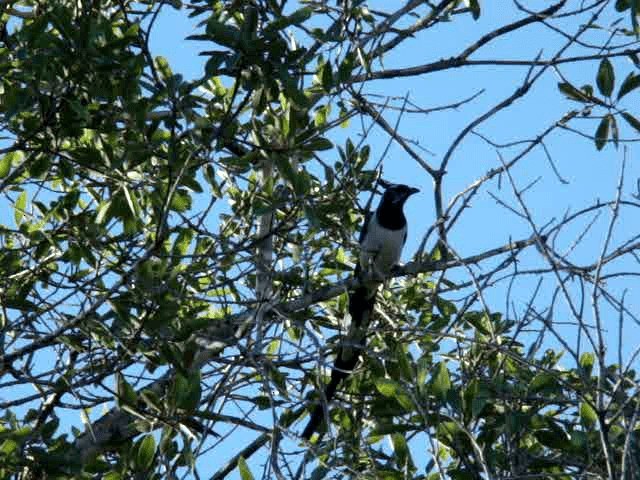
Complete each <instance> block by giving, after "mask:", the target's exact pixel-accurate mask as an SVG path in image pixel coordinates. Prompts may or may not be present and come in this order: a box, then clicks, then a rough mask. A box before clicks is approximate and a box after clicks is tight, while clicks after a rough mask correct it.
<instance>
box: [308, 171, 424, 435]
mask: <svg viewBox="0 0 640 480" xmlns="http://www.w3.org/2000/svg"><path fill="white" fill-rule="evenodd" d="M381 185H383V187H385V191H384V193H383V194H382V199H381V200H380V203H379V204H378V207H377V208H376V210H375V212H373V213H372V214H371V213H369V214H367V215H365V220H364V222H363V225H362V228H361V229H360V237H359V244H360V255H359V259H358V260H359V261H358V264H357V265H356V268H355V271H354V276H355V277H356V278H357V279H358V280H359V284H358V286H357V287H355V288H354V289H352V290H351V291H349V315H350V316H351V324H350V329H349V334H348V335H347V341H344V342H343V343H342V345H341V346H340V347H339V348H338V352H337V355H336V360H335V363H334V366H333V369H332V370H331V378H330V380H329V383H328V384H327V386H326V387H325V390H324V398H325V399H326V402H327V403H328V402H330V401H331V399H332V398H333V396H334V394H335V392H336V390H337V388H338V385H339V384H340V382H342V380H344V379H345V378H347V377H348V376H349V374H350V373H351V371H352V370H353V369H354V368H355V366H356V364H357V363H358V360H359V359H360V354H361V352H362V349H363V348H364V345H365V338H366V328H367V326H368V325H369V323H370V320H371V316H372V314H373V307H374V305H375V297H376V292H377V290H378V287H379V286H380V285H381V284H382V283H383V282H384V280H385V279H386V278H387V277H388V276H389V275H390V274H391V272H392V270H393V268H394V267H396V266H397V265H398V262H399V261H400V257H401V255H402V249H403V248H404V244H405V243H406V241H407V231H408V227H407V219H406V217H405V215H404V204H405V202H406V201H407V199H408V198H409V197H410V196H411V195H413V194H415V193H418V192H419V191H420V190H419V189H417V188H414V187H409V186H407V185H403V184H392V183H387V182H381ZM323 417H324V410H323V407H322V405H316V406H315V407H314V409H313V411H312V412H311V417H310V418H309V422H308V423H307V425H306V427H305V428H304V430H303V432H302V438H304V439H306V440H309V439H310V438H311V436H312V435H313V433H314V432H315V431H316V429H317V428H318V426H319V425H320V424H321V423H322V419H323Z"/></svg>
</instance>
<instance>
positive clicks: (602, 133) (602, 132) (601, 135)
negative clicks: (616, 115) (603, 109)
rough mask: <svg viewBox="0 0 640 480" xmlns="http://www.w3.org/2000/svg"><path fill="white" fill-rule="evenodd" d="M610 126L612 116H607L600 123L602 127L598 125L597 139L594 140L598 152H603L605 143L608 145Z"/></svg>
mask: <svg viewBox="0 0 640 480" xmlns="http://www.w3.org/2000/svg"><path fill="white" fill-rule="evenodd" d="M610 124H611V114H607V115H606V116H605V117H604V118H603V119H602V121H601V122H600V125H598V128H597V130H596V135H595V139H594V140H595V142H596V148H597V149H598V150H602V149H603V147H604V145H605V143H607V139H608V138H609V126H610Z"/></svg>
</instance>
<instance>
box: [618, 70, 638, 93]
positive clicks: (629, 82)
mask: <svg viewBox="0 0 640 480" xmlns="http://www.w3.org/2000/svg"><path fill="white" fill-rule="evenodd" d="M638 87H640V75H636V74H635V73H633V72H631V73H630V74H629V75H627V78H625V79H624V82H622V85H620V90H618V100H620V99H621V98H622V97H624V96H625V95H626V94H627V93H629V92H631V91H632V90H635V89H636V88H638Z"/></svg>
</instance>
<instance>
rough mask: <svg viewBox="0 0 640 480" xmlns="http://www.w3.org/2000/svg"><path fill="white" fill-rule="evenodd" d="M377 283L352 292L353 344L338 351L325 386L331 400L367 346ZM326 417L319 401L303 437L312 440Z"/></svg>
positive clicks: (350, 301) (350, 299)
mask: <svg viewBox="0 0 640 480" xmlns="http://www.w3.org/2000/svg"><path fill="white" fill-rule="evenodd" d="M377 287H378V285H375V286H366V287H365V286H361V287H358V288H356V289H355V290H353V291H351V292H349V314H350V315H351V331H350V332H349V337H350V338H349V339H348V341H349V343H350V344H349V345H343V346H341V347H340V350H339V351H338V355H337V358H336V363H335V365H334V367H333V369H332V370H331V379H330V380H329V383H328V384H327V386H326V387H325V390H324V398H325V399H326V402H327V404H328V403H329V402H330V401H331V399H332V398H333V396H334V395H335V393H336V389H337V388H338V385H340V382H342V380H344V379H345V378H347V377H348V376H349V374H350V373H351V371H352V370H353V369H354V368H355V366H356V364H357V363H358V360H359V359H360V355H361V354H362V349H363V347H364V346H365V339H366V329H367V326H368V325H369V321H370V318H371V314H372V313H373V307H374V305H375V298H376V296H375V295H376V290H377ZM323 417H324V409H323V406H322V405H316V406H315V407H314V408H313V411H312V412H311V418H310V419H309V423H307V426H306V427H304V430H303V431H302V438H305V439H307V440H309V439H310V438H311V435H313V432H315V431H316V429H317V428H318V427H319V426H320V424H321V423H322V420H323Z"/></svg>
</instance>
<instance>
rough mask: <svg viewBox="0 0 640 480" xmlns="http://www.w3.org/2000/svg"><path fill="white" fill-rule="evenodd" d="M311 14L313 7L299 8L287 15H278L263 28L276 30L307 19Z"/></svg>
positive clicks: (267, 30)
mask: <svg viewBox="0 0 640 480" xmlns="http://www.w3.org/2000/svg"><path fill="white" fill-rule="evenodd" d="M312 14H313V9H312V8H311V7H303V8H300V9H298V10H296V11H295V12H293V13H292V14H291V15H289V16H286V17H280V18H277V19H276V20H274V21H273V22H271V23H270V24H269V25H267V27H266V28H265V32H277V31H278V30H283V29H285V28H287V27H288V26H290V25H300V24H301V23H303V22H305V21H307V20H308V19H309V18H310V17H311V15H312Z"/></svg>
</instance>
